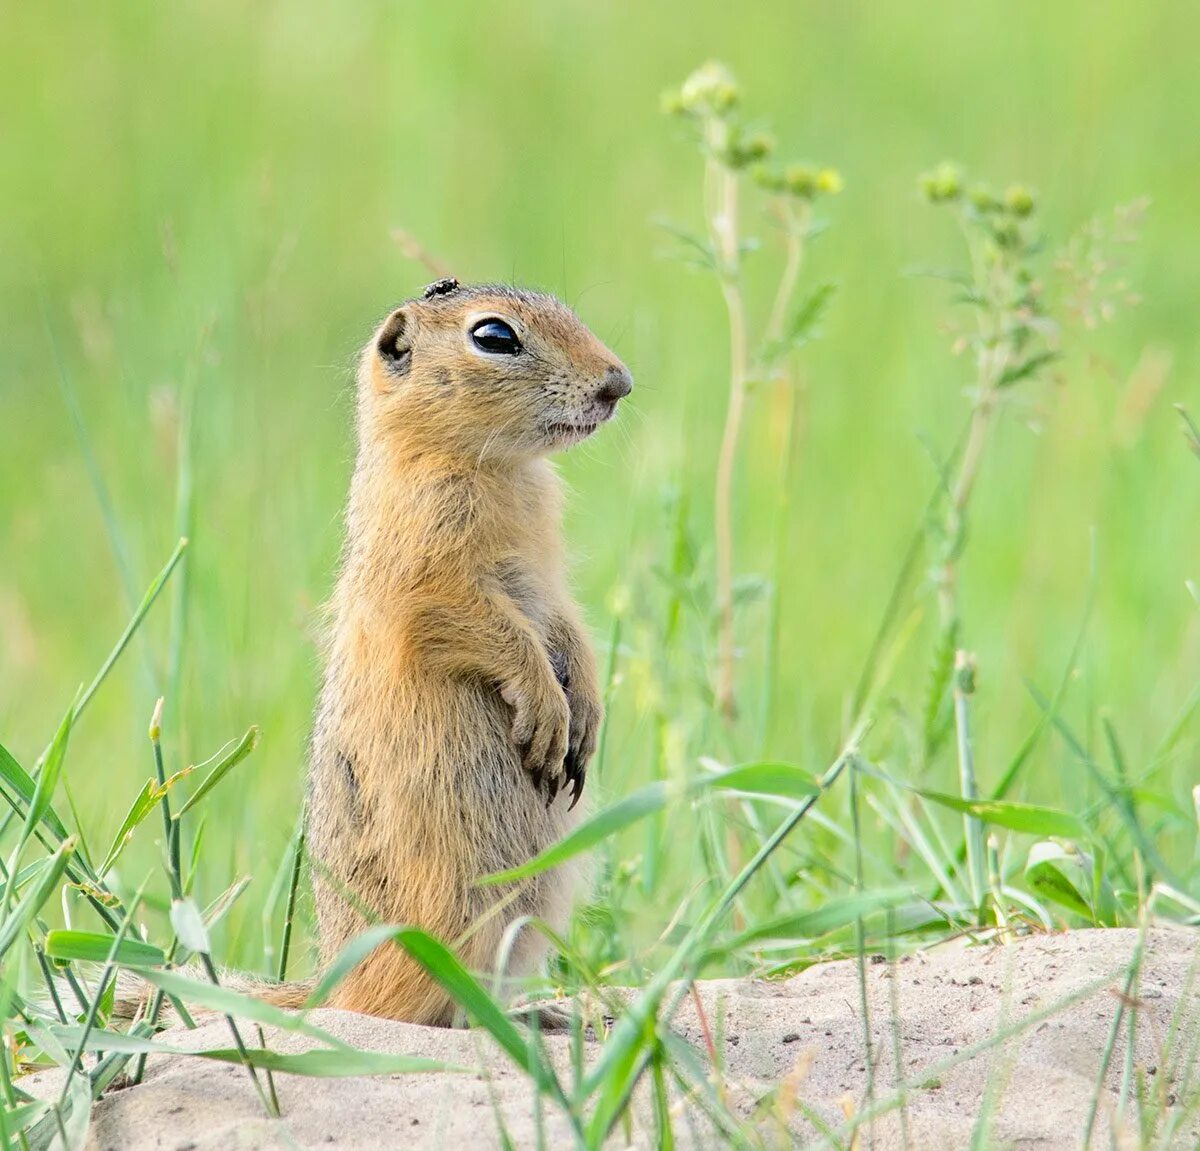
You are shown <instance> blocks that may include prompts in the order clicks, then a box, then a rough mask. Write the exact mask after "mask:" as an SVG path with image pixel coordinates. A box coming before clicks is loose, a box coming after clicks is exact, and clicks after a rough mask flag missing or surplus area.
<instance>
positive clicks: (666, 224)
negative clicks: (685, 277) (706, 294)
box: [653, 217, 718, 269]
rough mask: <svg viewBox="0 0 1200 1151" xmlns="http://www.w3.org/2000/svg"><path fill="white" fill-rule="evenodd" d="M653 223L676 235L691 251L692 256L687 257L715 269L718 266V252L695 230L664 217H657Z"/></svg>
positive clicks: (699, 264) (671, 234)
mask: <svg viewBox="0 0 1200 1151" xmlns="http://www.w3.org/2000/svg"><path fill="white" fill-rule="evenodd" d="M653 223H654V224H655V225H656V226H657V227H659V228H661V229H662V230H663V231H664V232H666V233H667V234H668V235H670V236H674V237H675V239H677V240H678V241H679V242H680V243H681V244H683V245H684V247H685V248H686V249H688V250H689V251H690V253H691V256H690V257H685V258H688V259H690V261H691V262H693V263H695V264H697V265H698V266H700V267H705V268H714V269H715V268H716V267H717V266H718V264H717V257H716V253H715V252H714V251H713V247H712V245H711V244H710V243H709V242H708V241H707V240H706V239H704V238H703V237H702V236H698V235H696V234H695V233H694V232H689V231H688V230H687V229H686V228H682V227H680V226H679V225H678V224H676V223H674V222H673V221H671V220H667V219H665V218H663V217H657V218H655V219H654V221H653Z"/></svg>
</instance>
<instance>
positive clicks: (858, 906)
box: [720, 887, 913, 952]
mask: <svg viewBox="0 0 1200 1151" xmlns="http://www.w3.org/2000/svg"><path fill="white" fill-rule="evenodd" d="M912 897H913V891H912V888H910V887H894V888H887V889H884V890H882V891H863V892H856V893H855V894H853V895H844V896H842V897H841V898H839V899H831V900H828V901H826V902H825V903H823V904H822V905H821V906H820V907H818V908H815V909H814V910H812V911H803V912H800V913H799V914H795V915H779V916H776V917H775V918H773V919H768V920H766V921H765V922H763V923H759V924H757V925H756V926H754V927H751V928H748V929H747V930H745V931H743V932H741V933H739V934H738V935H736V936H735V937H734V938H733V939H732V940H730V941H729V943H727V944H726V945H724V946H723V947H722V948H720V951H722V952H733V951H738V950H740V949H741V948H744V947H748V946H750V945H751V944H754V943H756V942H758V941H760V940H764V939H817V938H819V937H820V936H822V935H828V934H829V933H830V932H831V931H838V930H840V929H841V928H843V927H847V926H849V925H851V924H853V923H855V922H856V921H857V920H859V919H862V918H863V917H864V916H867V915H871V914H873V913H874V912H877V911H884V910H886V909H887V908H889V907H897V906H899V905H900V904H902V903H905V902H907V901H909V900H911V899H912Z"/></svg>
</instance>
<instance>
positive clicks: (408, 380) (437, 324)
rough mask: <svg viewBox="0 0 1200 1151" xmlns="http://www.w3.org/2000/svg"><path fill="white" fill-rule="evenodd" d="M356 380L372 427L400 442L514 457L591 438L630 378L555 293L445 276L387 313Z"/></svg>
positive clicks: (450, 451)
mask: <svg viewBox="0 0 1200 1151" xmlns="http://www.w3.org/2000/svg"><path fill="white" fill-rule="evenodd" d="M359 387H360V405H361V410H362V412H363V415H364V417H365V419H364V431H368V430H369V434H373V435H374V436H376V437H380V438H383V439H386V440H388V441H390V442H391V443H392V444H394V445H395V446H397V447H401V446H407V447H409V448H412V449H417V450H429V451H436V452H439V453H441V454H458V453H461V454H462V455H464V456H468V457H471V458H478V459H484V458H488V459H500V458H509V459H513V458H527V457H531V456H540V455H546V454H548V453H550V452H554V451H559V450H562V449H564V448H568V447H570V446H571V445H572V444H577V443H579V442H581V441H582V440H585V439H587V438H588V436H590V435H591V434H592V433H593V432H595V431H596V429H597V428H598V427H599V426H600V425H601V424H603V423H605V422H606V421H608V420H609V419H611V418H612V416H613V415H614V413H615V412H616V410H617V404H618V402H619V401H620V400H621V399H623V398H624V397H625V396H627V395H628V394H629V393H630V391H631V390H632V388H633V379H632V377H631V376H630V374H629V370H628V369H627V368H626V367H625V365H624V364H623V363H621V361H620V360H619V359H617V357H616V356H615V355H613V353H612V352H610V351H609V350H608V348H606V347H605V346H604V344H602V343H601V342H600V341H599V340H598V339H597V338H596V337H595V336H594V335H593V334H592V333H591V332H590V331H589V330H588V328H587V327H586V326H585V325H584V324H583V322H582V321H581V320H580V319H579V318H578V317H577V316H576V315H575V313H574V312H572V311H571V309H570V308H568V307H567V306H566V305H565V304H563V303H561V302H560V301H558V300H557V299H555V298H554V297H553V296H548V295H543V294H541V293H538V292H530V291H525V290H523V289H519V288H510V287H507V286H503V285H495V284H481V285H472V286H468V285H460V284H459V283H458V281H457V280H454V279H443V280H438V281H437V282H436V283H433V284H430V285H429V286H428V287H427V288H426V289H425V291H424V292H423V294H422V295H421V296H420V298H418V299H414V300H409V301H408V302H407V303H405V304H402V305H401V306H400V307H398V308H397V309H396V310H395V311H393V312H392V313H391V315H389V316H388V317H387V319H386V320H384V322H383V324H382V325H380V327H379V329H378V330H377V331H376V333H375V336H374V338H373V339H372V340H371V342H370V344H368V345H367V347H366V349H365V351H364V353H363V358H362V363H361V367H360V372H359Z"/></svg>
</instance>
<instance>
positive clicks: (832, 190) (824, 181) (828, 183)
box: [817, 168, 845, 196]
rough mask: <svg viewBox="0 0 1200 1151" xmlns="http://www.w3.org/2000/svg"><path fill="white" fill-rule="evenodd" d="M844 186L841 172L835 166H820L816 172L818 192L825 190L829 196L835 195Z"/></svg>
mask: <svg viewBox="0 0 1200 1151" xmlns="http://www.w3.org/2000/svg"><path fill="white" fill-rule="evenodd" d="M844 187H845V181H844V180H843V179H842V174H841V172H839V171H838V170H837V169H836V168H822V169H821V170H820V171H819V172H818V173H817V191H818V192H826V193H828V194H829V195H830V196H836V195H837V194H838V193H839V192H840V191H841V190H842V188H844Z"/></svg>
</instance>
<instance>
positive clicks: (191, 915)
mask: <svg viewBox="0 0 1200 1151" xmlns="http://www.w3.org/2000/svg"><path fill="white" fill-rule="evenodd" d="M171 926H172V927H173V928H174V929H175V934H176V935H177V936H179V942H180V943H182V944H183V946H184V947H186V948H187V949H188V950H189V951H194V952H196V953H204V954H207V953H208V952H210V951H211V950H212V944H211V943H210V942H209V939H208V929H207V928H206V927H205V926H204V916H202V915H201V914H200V908H198V907H197V906H196V904H195V901H194V900H191V899H176V900H174V901H173V902H172V903H171Z"/></svg>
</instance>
